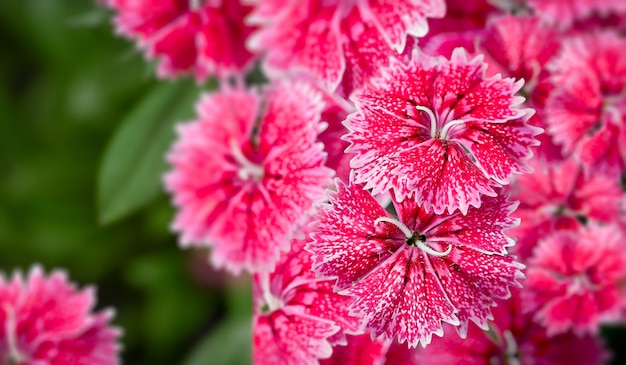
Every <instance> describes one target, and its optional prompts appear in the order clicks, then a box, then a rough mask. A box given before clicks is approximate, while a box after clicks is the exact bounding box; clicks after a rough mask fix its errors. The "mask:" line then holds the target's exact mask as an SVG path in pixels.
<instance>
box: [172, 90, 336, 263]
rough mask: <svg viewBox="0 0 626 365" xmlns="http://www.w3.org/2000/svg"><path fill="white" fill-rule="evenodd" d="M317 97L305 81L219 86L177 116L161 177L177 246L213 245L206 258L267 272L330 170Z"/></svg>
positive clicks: (285, 247)
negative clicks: (254, 87)
mask: <svg viewBox="0 0 626 365" xmlns="http://www.w3.org/2000/svg"><path fill="white" fill-rule="evenodd" d="M323 107H324V105H323V103H322V101H321V95H320V94H319V93H318V92H317V91H315V90H313V89H312V88H311V87H310V86H309V85H307V84H305V83H291V82H288V81H282V82H280V83H276V84H274V85H271V86H269V87H268V88H267V89H266V90H265V91H264V93H263V95H262V96H260V95H259V94H258V93H256V92H254V91H243V90H240V89H235V90H223V91H221V92H218V93H216V94H211V95H206V96H204V97H203V98H202V99H201V100H200V102H199V103H198V106H197V109H198V114H199V116H198V120H196V121H194V122H191V123H186V124H181V125H180V126H179V128H178V134H179V139H178V141H177V142H176V143H175V144H174V146H173V147H172V150H171V151H170V152H169V154H168V160H169V161H170V163H171V165H172V170H171V171H170V172H169V173H168V174H167V175H166V177H165V184H166V186H167V189H168V191H170V192H171V193H172V195H173V201H174V204H175V205H176V206H177V207H178V213H177V215H176V218H175V220H174V223H173V228H174V230H176V231H178V232H180V233H181V242H182V244H184V245H190V244H195V245H208V246H211V247H213V248H214V251H213V255H212V261H213V263H214V264H215V265H216V266H217V267H226V268H227V269H229V270H230V271H231V272H234V273H239V272H240V271H241V270H242V269H246V270H248V271H250V272H256V271H266V272H268V271H271V270H273V268H274V264H275V263H276V261H277V260H278V257H279V255H280V251H281V250H282V251H287V250H289V240H290V239H291V235H292V233H293V232H294V231H295V229H296V227H297V225H298V224H300V223H302V221H303V219H304V218H305V217H304V216H305V213H306V212H307V211H308V210H309V209H310V208H311V206H312V204H313V203H314V202H315V201H317V200H319V199H322V198H323V197H324V188H325V187H326V186H328V185H329V184H330V175H331V173H332V172H331V170H329V169H328V168H326V167H324V162H325V154H324V153H323V152H322V145H321V144H319V143H316V138H317V135H318V133H319V131H320V125H319V118H320V113H321V112H322V109H323Z"/></svg>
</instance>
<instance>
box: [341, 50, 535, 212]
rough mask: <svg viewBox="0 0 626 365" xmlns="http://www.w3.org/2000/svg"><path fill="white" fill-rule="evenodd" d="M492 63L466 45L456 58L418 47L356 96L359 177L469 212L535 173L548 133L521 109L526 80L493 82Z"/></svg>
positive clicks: (436, 206)
mask: <svg viewBox="0 0 626 365" xmlns="http://www.w3.org/2000/svg"><path fill="white" fill-rule="evenodd" d="M486 66H487V65H486V64H485V63H484V62H483V61H482V57H477V58H474V59H473V60H467V58H466V54H465V52H464V51H463V50H462V49H456V50H455V52H454V53H453V55H452V58H451V59H450V60H447V59H444V58H443V57H429V56H426V55H423V54H418V53H415V54H414V55H413V58H412V60H411V62H410V63H409V64H403V63H401V62H398V61H396V62H392V65H391V66H390V67H389V68H387V69H384V70H383V72H382V76H381V77H379V78H376V79H374V80H373V82H372V83H371V85H368V86H366V87H365V88H363V89H362V90H360V91H359V92H356V93H355V94H354V96H353V101H354V102H355V104H356V108H357V111H356V112H355V113H353V114H351V115H349V116H348V119H347V121H346V126H347V127H348V129H350V131H351V132H350V133H349V134H348V135H347V136H346V137H345V138H346V140H347V141H349V142H351V145H350V147H349V148H348V150H347V152H351V153H355V154H356V156H355V157H354V158H353V159H352V160H351V167H352V168H353V169H354V172H355V174H354V181H355V182H356V183H359V184H361V183H363V184H365V188H366V189H370V188H371V189H372V193H373V194H379V193H381V192H384V191H387V190H390V189H392V188H393V190H394V192H395V194H396V199H397V200H402V199H404V198H406V197H410V196H413V195H414V198H415V200H416V201H417V203H418V204H420V206H422V207H423V208H424V209H426V210H428V211H431V210H434V211H435V212H436V213H442V212H443V211H444V210H447V211H448V212H449V213H452V212H454V211H455V210H457V209H459V210H460V211H461V212H462V213H466V212H467V210H468V208H469V206H474V207H479V206H480V202H481V195H487V196H495V195H496V192H495V190H494V189H493V187H494V186H502V185H503V184H508V183H509V179H510V177H511V175H512V174H514V173H525V172H529V171H530V169H529V168H528V166H527V165H526V163H525V160H526V159H528V158H530V157H531V156H532V152H531V151H530V147H531V146H534V145H536V144H537V143H538V142H537V141H536V139H535V138H534V137H535V135H537V134H539V133H540V132H541V130H540V129H538V128H535V127H532V126H530V125H528V124H527V123H526V121H527V120H528V118H530V116H531V115H532V110H531V109H523V108H519V107H518V106H519V104H520V103H522V102H523V101H524V98H523V97H521V96H516V95H515V93H516V92H517V91H518V90H519V89H520V88H521V86H522V82H514V81H513V80H512V79H502V78H501V77H500V76H499V75H497V76H494V77H491V78H485V76H484V73H485V68H486Z"/></svg>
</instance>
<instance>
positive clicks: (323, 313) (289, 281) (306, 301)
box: [253, 240, 359, 365]
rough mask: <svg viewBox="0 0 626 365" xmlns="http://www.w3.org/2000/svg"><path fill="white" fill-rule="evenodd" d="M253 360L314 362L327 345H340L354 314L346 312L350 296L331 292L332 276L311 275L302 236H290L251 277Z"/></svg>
mask: <svg viewBox="0 0 626 365" xmlns="http://www.w3.org/2000/svg"><path fill="white" fill-rule="evenodd" d="M254 284H255V285H254V293H255V308H254V310H255V315H254V327H253V328H254V329H253V337H254V339H253V342H254V350H253V359H254V364H256V365H274V364H281V365H306V364H318V363H319V362H318V359H320V358H328V357H329V356H330V355H331V353H332V347H331V345H333V344H341V345H346V343H347V342H346V333H352V334H355V333H357V330H358V324H359V318H358V317H355V316H352V315H350V314H349V312H348V308H349V305H350V304H351V303H352V302H353V298H351V297H348V296H344V295H339V294H337V293H335V292H334V290H333V287H334V280H332V279H328V278H326V279H325V278H316V276H315V273H314V272H312V271H311V254H310V253H308V252H306V251H304V241H302V240H293V242H292V249H291V251H289V252H288V253H285V254H283V255H282V257H281V259H280V260H279V262H278V263H277V265H276V270H275V271H274V272H273V273H271V274H267V273H261V274H256V275H255V277H254Z"/></svg>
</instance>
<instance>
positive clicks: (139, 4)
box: [103, 0, 254, 81]
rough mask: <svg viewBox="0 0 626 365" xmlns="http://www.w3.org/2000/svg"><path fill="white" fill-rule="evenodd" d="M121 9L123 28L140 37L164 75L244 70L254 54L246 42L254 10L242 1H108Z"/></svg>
mask: <svg viewBox="0 0 626 365" xmlns="http://www.w3.org/2000/svg"><path fill="white" fill-rule="evenodd" d="M103 1H104V2H105V3H106V4H108V5H109V6H110V7H112V8H113V9H115V10H116V11H117V15H116V17H115V25H116V27H117V31H118V32H119V33H120V34H123V35H125V36H127V37H130V38H136V39H137V41H138V44H139V47H140V48H141V49H142V50H143V51H144V52H145V53H146V54H147V56H148V57H149V58H158V59H159V68H158V74H159V76H161V77H173V76H178V75H179V74H181V73H191V74H193V75H195V77H196V78H197V79H198V80H200V81H202V80H204V79H206V78H207V77H209V76H218V77H226V76H229V75H231V74H239V73H242V72H244V71H245V70H246V69H247V68H248V67H249V66H250V65H251V64H252V61H253V60H254V56H253V55H252V53H250V52H249V51H248V50H247V49H246V48H245V46H244V43H245V41H246V39H247V38H248V35H249V34H250V33H251V32H252V31H253V28H251V27H250V26H247V25H245V24H244V18H245V17H246V16H247V15H248V13H250V11H251V10H252V7H251V6H244V5H242V4H241V2H240V1H239V0H132V1H131V0H103Z"/></svg>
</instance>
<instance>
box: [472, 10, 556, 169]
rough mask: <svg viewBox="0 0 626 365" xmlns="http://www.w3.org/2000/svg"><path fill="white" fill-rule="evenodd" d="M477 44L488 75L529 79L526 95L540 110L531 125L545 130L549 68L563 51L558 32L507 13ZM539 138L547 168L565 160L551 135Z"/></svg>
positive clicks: (539, 151) (540, 154) (490, 24)
mask: <svg viewBox="0 0 626 365" xmlns="http://www.w3.org/2000/svg"><path fill="white" fill-rule="evenodd" d="M477 43H478V46H477V47H478V49H479V51H480V52H482V53H484V54H485V61H486V62H487V63H488V64H489V67H488V68H487V75H495V74H497V73H501V74H502V75H504V76H506V77H514V78H516V79H524V80H525V84H524V87H523V89H522V92H524V93H526V94H527V95H529V97H528V105H529V106H530V107H532V108H534V109H536V110H537V113H536V114H535V115H533V117H532V118H531V119H530V121H529V122H530V123H531V124H532V125H535V126H538V127H541V128H545V127H546V125H545V118H544V112H543V104H544V103H543V96H544V92H543V89H545V88H546V86H547V85H548V80H549V77H550V72H548V69H547V68H546V65H547V64H548V62H549V61H550V60H552V59H553V58H554V57H555V55H556V54H557V53H558V51H559V50H560V45H561V44H560V37H559V36H558V34H557V32H556V31H555V30H554V29H553V28H551V27H549V26H548V25H546V24H545V23H544V22H542V21H541V20H540V18H538V17H534V16H512V15H508V14H507V15H502V16H494V17H492V18H490V19H489V22H488V24H487V26H486V28H485V30H484V32H483V35H482V37H480V38H479V39H478V42H477ZM537 139H538V140H539V141H540V142H541V143H540V145H539V146H538V147H537V148H536V154H537V155H538V157H539V158H540V159H541V160H542V161H543V162H547V163H546V165H548V164H549V163H554V162H558V161H560V160H562V155H561V148H560V146H557V145H555V143H554V141H553V140H552V137H551V136H550V135H549V134H548V133H543V134H541V135H539V136H538V137H537Z"/></svg>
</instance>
